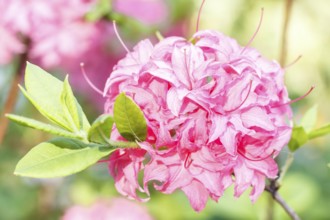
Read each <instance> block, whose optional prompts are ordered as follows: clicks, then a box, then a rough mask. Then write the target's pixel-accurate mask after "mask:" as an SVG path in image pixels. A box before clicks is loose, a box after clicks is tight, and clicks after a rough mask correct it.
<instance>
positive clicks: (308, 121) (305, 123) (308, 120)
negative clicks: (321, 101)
mask: <svg viewBox="0 0 330 220" xmlns="http://www.w3.org/2000/svg"><path fill="white" fill-rule="evenodd" d="M317 109H318V106H317V105H314V106H313V107H311V108H310V109H309V110H308V111H307V112H306V113H305V114H304V116H303V118H302V119H301V123H300V126H301V127H303V128H304V129H305V131H306V132H309V131H311V130H312V129H313V128H314V126H315V123H316V120H317Z"/></svg>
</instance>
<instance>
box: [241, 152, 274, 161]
mask: <svg viewBox="0 0 330 220" xmlns="http://www.w3.org/2000/svg"><path fill="white" fill-rule="evenodd" d="M237 152H238V153H239V154H240V155H241V156H242V157H244V158H245V159H247V160H250V161H262V160H265V159H267V158H268V157H270V156H272V155H273V154H274V153H275V150H273V152H272V153H270V154H269V155H267V156H266V157H261V158H249V157H247V156H246V155H244V153H242V152H241V151H240V150H238V151H237Z"/></svg>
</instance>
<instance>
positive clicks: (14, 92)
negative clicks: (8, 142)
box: [0, 53, 28, 144]
mask: <svg viewBox="0 0 330 220" xmlns="http://www.w3.org/2000/svg"><path fill="white" fill-rule="evenodd" d="M27 57H28V55H27V53H24V54H22V55H21V56H20V57H19V61H18V64H17V70H16V72H15V74H14V77H13V80H12V82H11V84H10V89H9V91H8V96H7V99H6V101H5V105H4V108H3V111H2V113H1V116H0V144H1V143H2V141H3V138H4V136H5V134H6V131H7V127H8V123H9V121H8V119H7V118H6V117H5V114H7V113H10V112H12V111H13V109H14V107H15V104H16V100H17V96H18V90H19V89H18V86H17V84H19V83H20V81H21V80H22V77H23V75H24V70H25V65H26V61H27Z"/></svg>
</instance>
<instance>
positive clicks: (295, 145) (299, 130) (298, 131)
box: [288, 126, 308, 152]
mask: <svg viewBox="0 0 330 220" xmlns="http://www.w3.org/2000/svg"><path fill="white" fill-rule="evenodd" d="M307 141H308V135H307V134H306V131H305V129H304V128H303V127H300V126H299V127H294V128H293V130H292V134H291V140H290V142H289V145H288V146H289V149H290V151H292V152H294V151H296V150H297V149H299V148H300V147H301V146H302V145H304V144H305V143H306V142H307Z"/></svg>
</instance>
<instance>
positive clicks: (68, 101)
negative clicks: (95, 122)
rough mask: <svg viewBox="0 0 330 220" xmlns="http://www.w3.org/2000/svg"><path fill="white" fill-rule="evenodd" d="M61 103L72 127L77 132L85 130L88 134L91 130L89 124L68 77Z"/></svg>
mask: <svg viewBox="0 0 330 220" xmlns="http://www.w3.org/2000/svg"><path fill="white" fill-rule="evenodd" d="M61 103H62V107H63V111H64V114H65V115H66V119H67V121H69V122H70V123H71V127H72V128H75V130H84V131H86V132H87V131H88V130H89V128H90V125H89V122H88V120H87V118H86V115H85V114H84V112H83V111H82V109H81V107H80V105H79V103H78V101H77V100H76V98H75V97H74V95H73V92H72V89H71V86H70V84H69V80H68V76H66V77H65V80H64V84H63V90H62V93H61Z"/></svg>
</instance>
